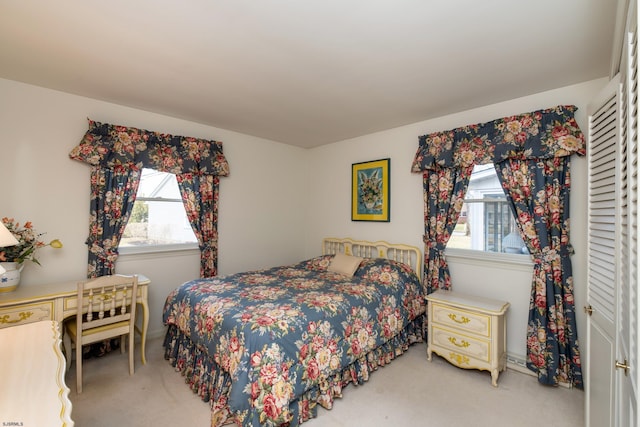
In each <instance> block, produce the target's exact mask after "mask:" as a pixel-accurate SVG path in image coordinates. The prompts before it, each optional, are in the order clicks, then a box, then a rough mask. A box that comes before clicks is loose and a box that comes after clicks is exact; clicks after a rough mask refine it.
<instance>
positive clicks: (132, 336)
mask: <svg viewBox="0 0 640 427" xmlns="http://www.w3.org/2000/svg"><path fill="white" fill-rule="evenodd" d="M135 335H136V334H134V333H133V331H131V332H130V333H129V375H133V372H134V370H135V365H134V363H135V362H134V360H133V354H134V353H135V351H134V349H135V346H134V343H133V341H134V339H135Z"/></svg>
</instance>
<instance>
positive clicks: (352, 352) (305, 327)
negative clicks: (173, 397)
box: [163, 255, 425, 426]
mask: <svg viewBox="0 0 640 427" xmlns="http://www.w3.org/2000/svg"><path fill="white" fill-rule="evenodd" d="M331 258H332V256H331V255H325V256H321V257H317V258H313V259H311V260H307V261H304V262H301V263H299V264H296V265H292V266H282V267H275V268H271V269H266V270H260V271H252V272H245V273H238V274H234V275H230V276H226V277H216V278H210V279H197V280H193V281H190V282H187V283H185V284H183V285H182V286H180V287H179V288H177V289H175V290H174V291H172V292H171V293H170V294H169V295H168V297H167V300H166V303H165V308H164V312H163V321H164V323H165V325H169V332H168V334H167V336H168V337H169V335H171V336H172V339H173V340H174V343H175V340H176V334H178V335H179V336H184V337H188V339H189V340H190V341H191V342H192V343H193V347H194V349H196V350H197V351H199V352H202V353H203V354H206V355H207V357H208V359H209V360H212V361H213V362H215V365H217V366H216V367H215V368H216V370H219V371H220V375H217V377H219V378H216V374H215V373H212V372H206V373H202V372H200V373H197V374H194V373H193V372H192V373H191V375H192V376H196V377H199V378H198V380H199V381H200V380H201V379H202V378H200V377H202V376H204V375H206V376H210V377H211V378H209V381H210V382H213V383H216V382H217V383H218V384H217V385H216V384H214V385H213V386H211V387H212V388H215V387H220V388H221V389H224V390H222V391H220V390H218V391H214V394H216V396H212V397H213V398H214V399H219V400H220V401H219V402H215V403H214V404H212V407H213V410H214V412H216V408H217V410H218V411H221V413H223V414H222V415H220V414H218V415H217V416H215V414H214V417H213V418H214V419H213V421H212V424H214V425H216V424H221V423H222V422H224V421H227V420H226V418H229V417H231V418H232V419H233V420H234V421H235V422H236V423H237V424H238V425H245V426H253V425H267V426H278V425H290V426H294V425H297V424H298V423H300V422H302V421H304V420H306V419H308V418H310V417H311V416H314V415H315V412H313V411H312V412H310V402H311V406H313V407H315V403H316V402H318V403H320V404H321V405H322V406H325V407H331V403H332V401H331V399H332V397H333V395H334V394H339V390H337V393H336V390H334V392H333V393H332V392H331V390H327V389H329V388H331V387H338V388H340V386H341V384H336V383H339V382H341V381H343V382H347V383H348V382H349V380H351V381H354V380H358V377H359V373H358V372H355V371H356V370H358V369H364V370H365V371H367V372H368V368H367V366H369V367H371V366H372V364H373V365H375V366H377V365H384V360H381V361H376V360H374V357H372V355H374V354H375V353H376V351H379V350H378V349H381V348H385V345H388V343H389V342H392V341H393V340H394V339H396V340H397V339H398V337H400V336H402V335H403V334H405V335H406V334H407V328H408V326H410V325H411V324H412V322H413V323H417V322H416V320H417V319H418V318H420V319H421V317H422V316H423V315H424V311H425V307H424V296H423V291H422V286H421V284H420V281H419V279H418V277H417V276H416V274H415V273H414V272H413V271H412V270H411V269H410V268H409V267H408V266H406V265H404V264H401V263H397V262H395V261H390V260H384V259H365V260H364V261H362V263H361V264H360V267H359V268H358V270H357V271H356V273H355V275H354V277H353V278H349V277H347V276H344V275H341V274H338V273H334V272H330V271H327V266H328V265H329V263H330V261H331ZM416 329H417V328H416ZM414 332H415V331H414ZM420 338H421V337H419V338H417V339H414V340H413V341H417V340H420ZM400 341H402V344H403V345H404V346H405V347H406V346H407V340H406V339H405V338H404V336H403V339H402V340H400ZM411 342H412V341H411ZM165 346H167V340H165ZM398 346H399V345H398ZM175 351H176V352H177V350H175ZM385 351H386V352H387V353H390V354H386V355H385V354H382V355H378V357H380V358H382V359H385V358H386V359H392V358H393V357H395V356H396V355H398V354H400V353H402V349H399V348H396V347H393V346H391V347H390V349H388V350H385ZM388 361H389V360H387V362H388ZM380 362H381V363H380ZM199 364H201V363H199V362H196V363H194V365H199ZM193 370H199V368H198V367H196V368H194V369H192V371H193ZM352 371H353V372H352ZM345 375H346V376H347V377H350V378H345ZM223 377H226V379H224V378H223ZM365 379H366V378H365ZM345 380H346V381H345ZM323 400H325V401H324V402H323Z"/></svg>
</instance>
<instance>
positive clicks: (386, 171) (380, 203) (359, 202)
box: [351, 159, 391, 222]
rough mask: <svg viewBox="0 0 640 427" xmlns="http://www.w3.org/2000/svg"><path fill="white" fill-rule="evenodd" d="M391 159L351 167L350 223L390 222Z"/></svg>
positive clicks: (354, 164) (355, 164)
mask: <svg viewBox="0 0 640 427" xmlns="http://www.w3.org/2000/svg"><path fill="white" fill-rule="evenodd" d="M390 169H391V159H379V160H371V161H368V162H361V163H353V164H352V165H351V221H379V222H390V221H391V211H390V209H391V187H390V183H391V178H390V172H391V171H390Z"/></svg>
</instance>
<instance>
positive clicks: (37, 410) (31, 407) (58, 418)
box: [0, 320, 73, 427]
mask: <svg viewBox="0 0 640 427" xmlns="http://www.w3.org/2000/svg"><path fill="white" fill-rule="evenodd" d="M0 348H2V351H0V391H1V393H2V398H0V425H7V426H8V425H12V426H13V425H15V426H41V427H54V426H55V427H58V426H69V427H70V426H73V421H72V420H71V401H70V400H69V387H67V385H66V384H65V382H64V374H65V371H66V364H65V359H64V356H63V355H62V351H61V349H60V328H59V326H58V322H55V321H51V320H47V321H42V322H35V323H25V324H21V325H19V326H16V327H14V328H4V329H0Z"/></svg>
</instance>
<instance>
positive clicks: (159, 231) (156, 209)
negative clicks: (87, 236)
mask: <svg viewBox="0 0 640 427" xmlns="http://www.w3.org/2000/svg"><path fill="white" fill-rule="evenodd" d="M197 242H198V240H197V239H196V236H195V234H194V233H193V230H192V228H191V224H189V220H188V219H187V214H186V212H185V210H184V205H183V204H182V198H181V196H180V189H179V187H178V181H177V180H176V176H175V175H174V174H171V173H166V172H158V171H155V170H153V169H143V170H142V175H141V177H140V185H139V187H138V193H137V196H136V201H135V203H134V205H133V212H132V213H131V217H130V218H129V223H128V224H127V226H126V228H125V230H124V234H123V236H122V239H121V240H120V245H119V248H120V249H122V248H150V247H153V248H155V249H158V248H160V247H167V246H171V248H175V246H176V245H178V246H185V245H186V246H187V247H193V246H194V244H197Z"/></svg>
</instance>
